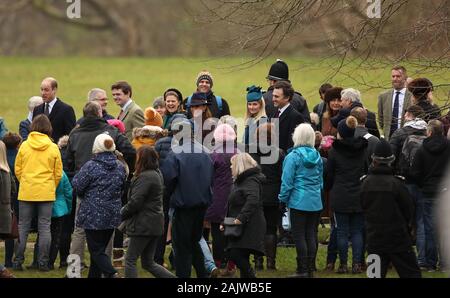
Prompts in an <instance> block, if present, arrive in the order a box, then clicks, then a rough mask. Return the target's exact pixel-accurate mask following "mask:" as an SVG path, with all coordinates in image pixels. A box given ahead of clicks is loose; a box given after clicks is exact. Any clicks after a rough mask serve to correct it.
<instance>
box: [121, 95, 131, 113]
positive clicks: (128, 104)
mask: <svg viewBox="0 0 450 298" xmlns="http://www.w3.org/2000/svg"><path fill="white" fill-rule="evenodd" d="M132 102H133V100H132V99H131V98H130V100H129V101H127V103H126V104H124V105H123V107H122V108H121V110H122V111H123V112H124V113H125V112H126V111H127V109H128V107H129V106H130V105H131V103H132Z"/></svg>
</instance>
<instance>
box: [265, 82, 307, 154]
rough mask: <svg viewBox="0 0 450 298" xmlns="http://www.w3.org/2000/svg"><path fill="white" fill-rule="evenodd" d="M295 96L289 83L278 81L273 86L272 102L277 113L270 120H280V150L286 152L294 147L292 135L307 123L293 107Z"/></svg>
mask: <svg viewBox="0 0 450 298" xmlns="http://www.w3.org/2000/svg"><path fill="white" fill-rule="evenodd" d="M293 96H294V89H293V88H292V85H291V84H290V83H288V82H287V81H278V82H276V83H275V85H273V95H272V101H273V105H274V107H275V111H274V113H273V114H272V115H270V118H271V119H276V118H278V141H279V148H281V149H283V150H285V151H287V150H288V149H289V148H291V147H292V146H294V142H293V141H292V134H293V133H294V130H295V128H296V127H297V125H299V124H300V123H304V122H305V119H304V118H303V116H302V114H300V113H299V112H297V110H296V109H294V107H293V106H292V105H291V100H292V97H293Z"/></svg>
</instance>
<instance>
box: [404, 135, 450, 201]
mask: <svg viewBox="0 0 450 298" xmlns="http://www.w3.org/2000/svg"><path fill="white" fill-rule="evenodd" d="M449 160H450V142H449V141H448V140H447V139H446V138H445V137H444V136H431V137H428V138H426V139H425V140H424V141H423V144H422V147H420V148H419V150H417V152H416V155H415V157H414V160H413V164H412V167H411V172H410V174H411V177H410V178H412V179H413V181H415V182H416V183H417V185H418V186H419V187H420V188H421V190H422V193H423V194H424V196H425V197H426V198H427V199H434V198H435V197H436V196H437V195H438V194H439V192H440V191H441V190H442V188H443V186H441V183H442V179H443V178H444V177H445V175H446V173H447V168H448V164H449Z"/></svg>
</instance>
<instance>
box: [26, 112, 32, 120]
mask: <svg viewBox="0 0 450 298" xmlns="http://www.w3.org/2000/svg"><path fill="white" fill-rule="evenodd" d="M27 119H28V121H30V122H31V121H33V112H28V117H27Z"/></svg>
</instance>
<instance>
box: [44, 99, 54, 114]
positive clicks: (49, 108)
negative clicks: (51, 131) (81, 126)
mask: <svg viewBox="0 0 450 298" xmlns="http://www.w3.org/2000/svg"><path fill="white" fill-rule="evenodd" d="M55 103H56V97H55V98H53V100H52V101H51V102H49V103H46V104H48V114H49V115H50V114H51V113H52V110H53V106H54V105H55ZM44 111H45V105H44Z"/></svg>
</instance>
